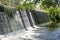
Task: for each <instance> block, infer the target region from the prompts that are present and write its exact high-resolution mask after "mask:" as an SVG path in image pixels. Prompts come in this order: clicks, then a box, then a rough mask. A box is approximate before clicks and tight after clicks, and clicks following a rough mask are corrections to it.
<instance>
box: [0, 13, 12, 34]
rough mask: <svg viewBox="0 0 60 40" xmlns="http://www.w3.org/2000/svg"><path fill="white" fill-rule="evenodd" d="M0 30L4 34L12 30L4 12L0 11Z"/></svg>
mask: <svg viewBox="0 0 60 40" xmlns="http://www.w3.org/2000/svg"><path fill="white" fill-rule="evenodd" d="M0 31H1V34H5V33H8V32H11V31H12V30H11V26H10V23H9V19H8V17H7V15H6V14H5V13H4V12H0Z"/></svg>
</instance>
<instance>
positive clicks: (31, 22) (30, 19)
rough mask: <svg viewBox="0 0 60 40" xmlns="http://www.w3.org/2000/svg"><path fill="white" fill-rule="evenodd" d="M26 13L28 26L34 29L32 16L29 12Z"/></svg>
mask: <svg viewBox="0 0 60 40" xmlns="http://www.w3.org/2000/svg"><path fill="white" fill-rule="evenodd" d="M26 12H27V16H28V19H29V21H30V25H31V27H33V28H34V26H35V23H34V20H33V17H32V14H31V12H30V11H29V10H27V11H26Z"/></svg>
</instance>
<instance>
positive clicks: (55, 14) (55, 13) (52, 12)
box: [48, 7, 60, 23]
mask: <svg viewBox="0 0 60 40" xmlns="http://www.w3.org/2000/svg"><path fill="white" fill-rule="evenodd" d="M59 14H60V9H59V8H57V7H51V8H49V9H48V15H49V17H50V19H51V21H52V22H54V23H58V22H60V15H59Z"/></svg>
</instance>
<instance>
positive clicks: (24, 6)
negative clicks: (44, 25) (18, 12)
mask: <svg viewBox="0 0 60 40" xmlns="http://www.w3.org/2000/svg"><path fill="white" fill-rule="evenodd" d="M34 8H35V6H34V3H31V2H29V3H27V2H26V1H25V2H24V3H23V4H20V5H18V6H17V7H16V9H23V10H26V9H29V10H34Z"/></svg>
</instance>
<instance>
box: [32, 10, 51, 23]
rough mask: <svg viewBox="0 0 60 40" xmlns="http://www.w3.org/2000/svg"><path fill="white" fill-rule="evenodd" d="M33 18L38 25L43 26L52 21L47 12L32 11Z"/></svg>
mask: <svg viewBox="0 0 60 40" xmlns="http://www.w3.org/2000/svg"><path fill="white" fill-rule="evenodd" d="M31 12H32V16H33V18H34V21H35V23H36V24H41V23H45V22H48V21H50V19H49V17H48V15H47V14H46V13H45V12H40V11H31Z"/></svg>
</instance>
